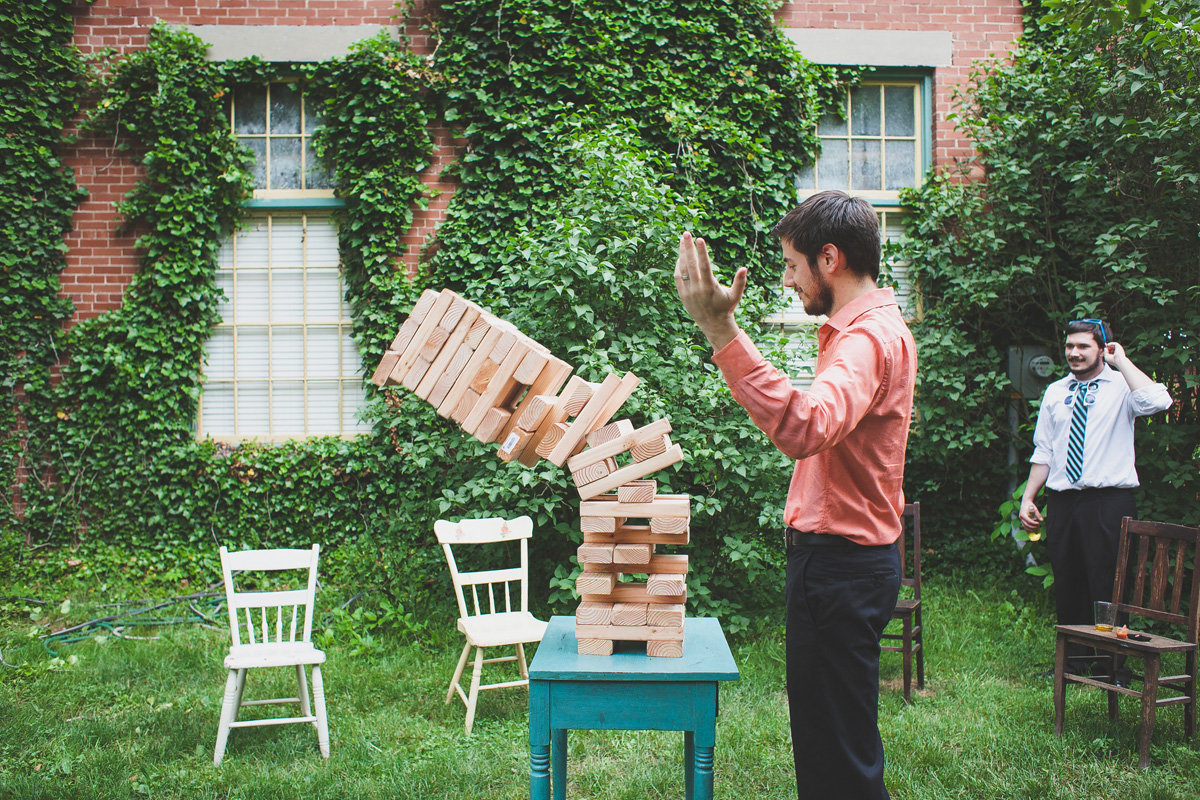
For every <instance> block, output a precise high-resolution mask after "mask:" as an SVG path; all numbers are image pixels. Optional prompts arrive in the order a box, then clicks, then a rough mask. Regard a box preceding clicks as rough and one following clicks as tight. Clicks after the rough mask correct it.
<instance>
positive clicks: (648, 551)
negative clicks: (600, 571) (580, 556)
mask: <svg viewBox="0 0 1200 800" xmlns="http://www.w3.org/2000/svg"><path fill="white" fill-rule="evenodd" d="M581 546H583V545H581ZM612 548H613V554H612V557H613V562H614V563H618V564H649V563H650V557H651V556H652V555H653V554H654V545H652V544H646V543H644V542H623V543H621V544H614V545H613V546H612Z"/></svg>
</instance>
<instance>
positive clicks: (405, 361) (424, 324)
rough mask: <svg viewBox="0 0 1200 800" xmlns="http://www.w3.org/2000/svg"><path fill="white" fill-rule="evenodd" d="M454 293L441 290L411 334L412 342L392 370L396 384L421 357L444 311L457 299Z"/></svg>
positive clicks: (400, 381)
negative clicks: (414, 331)
mask: <svg viewBox="0 0 1200 800" xmlns="http://www.w3.org/2000/svg"><path fill="white" fill-rule="evenodd" d="M457 296H458V295H456V294H455V293H454V292H452V291H450V290H449V289H443V290H442V291H441V292H439V293H438V296H437V298H436V299H435V300H434V301H433V305H432V306H431V307H430V309H429V313H428V314H426V315H425V319H423V320H421V324H420V326H418V327H417V330H416V333H414V334H413V337H412V341H410V342H409V343H408V346H407V347H406V348H404V350H403V352H401V354H400V360H399V361H397V362H396V366H395V367H394V368H393V369H392V380H394V381H396V382H397V383H402V382H403V381H404V376H405V375H407V374H408V371H409V370H410V369H412V365H413V364H414V363H415V362H416V360H417V359H418V358H420V357H421V351H422V349H423V348H424V347H425V343H426V342H427V341H429V338H430V337H431V336H433V332H434V331H435V330H437V329H438V323H439V322H441V320H442V315H443V314H445V313H446V309H447V308H449V307H450V304H451V303H453V302H454V299H455V298H456V297H457Z"/></svg>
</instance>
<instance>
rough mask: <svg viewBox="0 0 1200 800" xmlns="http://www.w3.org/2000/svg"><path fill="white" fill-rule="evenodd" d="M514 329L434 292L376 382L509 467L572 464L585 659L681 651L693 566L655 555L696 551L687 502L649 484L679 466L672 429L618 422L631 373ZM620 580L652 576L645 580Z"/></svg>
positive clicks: (663, 423)
mask: <svg viewBox="0 0 1200 800" xmlns="http://www.w3.org/2000/svg"><path fill="white" fill-rule="evenodd" d="M572 371H573V370H572V368H571V367H570V366H569V365H567V364H566V363H565V362H563V361H560V360H559V359H557V358H555V357H554V356H552V355H551V354H550V352H549V351H548V350H547V349H546V348H545V347H543V346H541V345H540V344H538V343H537V342H535V341H533V340H532V339H530V338H529V337H528V336H525V335H524V334H523V333H521V332H520V331H519V330H517V329H516V328H515V327H513V326H512V325H511V324H509V323H507V322H505V321H504V320H501V319H499V318H497V317H495V316H493V315H492V314H489V313H488V312H487V311H485V310H483V309H482V308H480V307H479V306H477V305H476V304H474V303H472V302H471V301H469V300H466V299H464V298H462V297H460V296H458V295H457V294H456V293H454V292H452V291H450V290H449V289H443V290H442V291H440V292H435V291H432V290H430V291H426V292H425V293H424V294H422V295H421V297H420V299H419V300H418V301H417V303H416V305H415V306H414V307H413V310H412V313H411V314H409V316H408V319H406V320H405V321H404V324H403V325H402V326H401V327H400V330H399V332H398V333H397V334H396V338H395V339H394V340H393V341H392V344H391V346H390V347H389V348H388V351H387V352H386V353H384V355H383V358H382V359H380V361H379V365H378V367H376V369H375V374H374V376H373V378H372V380H373V382H374V383H375V385H377V386H380V387H383V386H395V385H400V386H403V387H404V388H406V389H409V390H410V391H412V392H414V393H416V395H417V396H418V397H420V398H422V399H423V400H426V401H428V402H429V403H430V404H431V405H432V406H434V408H436V409H437V413H438V414H440V415H441V416H443V417H447V418H450V419H453V420H454V421H455V422H457V423H458V424H459V426H460V427H462V429H463V430H465V431H466V432H467V433H470V434H471V435H472V436H474V437H475V438H477V439H479V440H480V441H481V442H484V443H490V442H496V443H498V444H499V448H498V455H499V457H500V458H501V459H503V460H505V461H514V460H515V461H520V462H521V463H522V464H525V465H526V466H533V465H534V464H536V463H537V462H538V460H539V459H541V458H545V459H546V460H548V461H550V462H551V463H553V464H555V465H556V466H560V467H561V466H564V465H565V466H566V468H567V469H568V470H570V472H571V477H572V479H573V480H574V482H575V486H576V487H577V489H578V491H579V497H580V500H581V502H580V507H579V514H580V527H581V530H582V531H583V544H582V545H580V547H579V550H578V560H579V563H580V565H581V566H582V567H583V572H582V573H580V575H579V578H578V579H577V582H576V590H577V591H578V592H579V595H580V597H581V602H580V604H579V610H578V612H577V614H576V631H575V633H576V638H577V639H578V641H579V652H580V653H589V654H599V655H604V654H609V653H612V652H613V642H615V641H634V642H645V646H646V654H647V655H651V656H675V657H678V656H682V655H683V617H684V604H685V602H686V599H687V588H686V577H687V569H688V559H687V556H685V555H666V554H661V553H655V546H656V545H681V544H687V543H688V537H689V524H690V519H691V498H690V497H689V496H688V495H673V494H661V495H660V494H658V484H657V482H656V481H654V480H649V479H647V476H649V475H651V474H653V473H654V472H657V471H658V470H660V469H664V468H665V467H669V466H671V465H672V464H675V463H678V462H679V461H682V460H683V451H682V449H681V448H680V447H679V445H677V444H672V443H671V438H670V432H671V424H670V422H669V421H668V420H666V419H660V420H656V421H654V422H651V423H650V424H648V425H645V426H643V427H641V428H636V429H635V428H634V426H633V423H631V422H630V421H629V420H627V419H621V420H617V421H610V420H612V418H613V416H615V415H616V413H617V411H619V410H620V408H621V405H622V404H623V403H624V402H625V401H626V400H627V399H629V396H630V395H631V394H632V393H633V391H634V389H636V388H637V385H638V383H639V380H638V378H637V376H636V375H634V374H633V373H626V374H625V375H624V376H618V375H616V374H611V375H609V376H608V377H606V378H605V379H604V380H603V381H602V382H600V383H591V382H589V381H586V380H583V379H582V378H580V377H579V376H577V375H576V376H572V375H571V373H572ZM623 575H644V576H646V577H645V578H644V580H640V581H637V582H627V581H622V580H621V578H622V576H623Z"/></svg>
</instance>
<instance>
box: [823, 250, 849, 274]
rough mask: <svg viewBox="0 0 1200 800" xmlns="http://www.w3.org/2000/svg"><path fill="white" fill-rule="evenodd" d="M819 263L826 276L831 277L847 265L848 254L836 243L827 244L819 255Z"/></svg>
mask: <svg viewBox="0 0 1200 800" xmlns="http://www.w3.org/2000/svg"><path fill="white" fill-rule="evenodd" d="M817 265H818V267H819V269H820V270H821V271H822V272H823V273H824V274H825V276H826V277H830V276H832V275H833V273H834V272H836V271H837V270H838V269H842V268H844V267H845V266H846V254H845V253H843V252H842V251H841V248H839V247H838V246H837V245H835V244H825V245H823V246H822V247H821V252H820V253H819V254H818V255H817Z"/></svg>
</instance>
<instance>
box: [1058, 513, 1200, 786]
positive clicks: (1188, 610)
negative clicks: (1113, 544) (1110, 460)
mask: <svg viewBox="0 0 1200 800" xmlns="http://www.w3.org/2000/svg"><path fill="white" fill-rule="evenodd" d="M1198 542H1200V528H1192V527H1189V526H1186V525H1172V524H1169V523H1165V522H1148V521H1142V520H1135V519H1131V518H1129V517H1125V519H1123V520H1122V521H1121V542H1120V545H1119V548H1120V549H1119V550H1118V551H1117V553H1118V555H1117V574H1116V576H1115V578H1114V580H1113V599H1112V602H1113V603H1114V604H1115V605H1116V607H1117V620H1118V626H1120V624H1121V622H1122V621H1123V620H1124V619H1125V618H1126V617H1131V618H1140V619H1142V620H1147V621H1148V620H1154V621H1157V622H1161V623H1167V624H1169V625H1172V626H1175V627H1176V628H1177V629H1179V631H1180V632H1181V633H1183V635H1184V636H1183V638H1182V639H1172V638H1168V637H1166V636H1160V635H1157V634H1147V638H1146V640H1145V641H1135V640H1133V639H1120V638H1118V637H1117V635H1116V631H1099V630H1096V628H1095V626H1093V625H1058V626H1055V630H1056V631H1057V632H1058V641H1057V646H1056V648H1055V657H1054V732H1055V733H1056V734H1059V735H1062V726H1063V712H1064V708H1065V705H1066V686H1067V683H1068V682H1070V683H1082V684H1085V685H1087V686H1094V687H1097V688H1100V689H1104V690H1105V691H1106V692H1108V715H1109V718H1110V719H1111V720H1114V721H1115V720H1116V719H1117V698H1118V697H1119V696H1120V695H1122V694H1125V695H1131V696H1133V697H1138V698H1140V700H1141V704H1142V713H1141V726H1142V727H1141V732H1140V738H1139V741H1138V766H1140V767H1141V768H1142V769H1146V768H1147V767H1149V766H1150V736H1151V733H1152V732H1153V730H1154V713H1155V710H1156V709H1157V708H1158V707H1159V706H1166V705H1182V706H1183V732H1184V737H1185V738H1191V736H1192V734H1193V733H1194V731H1195V728H1196V634H1197V628H1198V627H1200V580H1196V579H1195V576H1196V571H1197V570H1200V547H1197V543H1198ZM1135 627H1136V626H1135ZM1135 632H1136V631H1134V630H1131V633H1135ZM1073 644H1074V645H1083V646H1084V647H1089V648H1094V649H1095V650H1097V651H1099V652H1100V654H1101V655H1100V660H1099V662H1097V668H1100V669H1107V675H1095V674H1093V675H1090V676H1089V675H1075V674H1070V673H1068V672H1067V664H1068V658H1067V647H1068V646H1069V645H1073ZM1167 653H1180V654H1182V656H1183V669H1184V671H1183V673H1182V674H1179V675H1167V676H1162V675H1160V674H1159V671H1160V669H1161V667H1162V658H1163V655H1164V654H1167ZM1133 659H1141V661H1142V663H1143V673H1144V674H1142V675H1137V674H1134V673H1133V672H1132V671H1130V672H1129V673H1128V676H1127V678H1126V679H1125V680H1122V681H1121V682H1120V683H1118V678H1119V677H1120V676H1121V672H1124V669H1122V670H1121V672H1118V667H1122V662H1128V661H1129V660H1133ZM1097 668H1094V669H1093V672H1096V671H1097ZM1133 684H1140V685H1141V688H1140V689H1134V688H1129V686H1130V685H1133ZM1160 688H1161V689H1167V690H1170V691H1171V692H1172V693H1171V694H1170V695H1169V696H1167V697H1159V696H1158V693H1159V689H1160Z"/></svg>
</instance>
